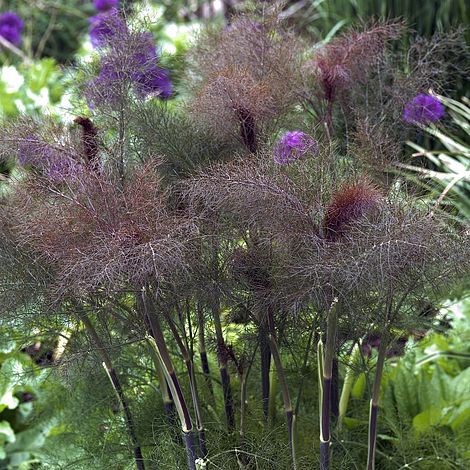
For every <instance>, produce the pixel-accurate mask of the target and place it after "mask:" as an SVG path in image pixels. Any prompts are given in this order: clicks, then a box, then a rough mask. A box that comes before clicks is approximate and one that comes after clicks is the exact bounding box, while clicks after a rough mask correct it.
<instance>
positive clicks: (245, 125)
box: [237, 108, 258, 153]
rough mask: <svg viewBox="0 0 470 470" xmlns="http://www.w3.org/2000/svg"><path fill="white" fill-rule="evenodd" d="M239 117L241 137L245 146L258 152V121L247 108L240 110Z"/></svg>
mask: <svg viewBox="0 0 470 470" xmlns="http://www.w3.org/2000/svg"><path fill="white" fill-rule="evenodd" d="M237 114H238V119H239V120H240V137H241V139H242V141H243V143H244V144H245V147H246V148H247V149H248V150H249V151H250V152H251V153H256V152H257V150H258V142H257V138H256V122H255V119H254V117H253V116H252V115H251V113H250V111H248V110H247V109H243V108H241V109H239V110H238V113H237Z"/></svg>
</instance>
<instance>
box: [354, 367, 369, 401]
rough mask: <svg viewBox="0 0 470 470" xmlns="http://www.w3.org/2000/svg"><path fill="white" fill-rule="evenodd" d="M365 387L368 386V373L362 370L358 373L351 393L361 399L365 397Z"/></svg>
mask: <svg viewBox="0 0 470 470" xmlns="http://www.w3.org/2000/svg"><path fill="white" fill-rule="evenodd" d="M365 388H366V374H364V372H361V373H360V374H359V375H358V377H357V379H356V381H355V382H354V385H353V388H352V390H351V395H352V396H353V398H355V399H356V400H359V399H361V398H362V397H363V395H364V390H365Z"/></svg>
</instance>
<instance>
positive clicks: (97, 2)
mask: <svg viewBox="0 0 470 470" xmlns="http://www.w3.org/2000/svg"><path fill="white" fill-rule="evenodd" d="M93 5H94V7H95V8H96V9H97V10H98V11H107V10H111V8H116V7H117V6H118V5H119V0H93Z"/></svg>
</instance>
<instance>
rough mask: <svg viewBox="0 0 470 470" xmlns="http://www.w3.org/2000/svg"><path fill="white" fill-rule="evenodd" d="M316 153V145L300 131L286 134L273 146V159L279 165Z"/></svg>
mask: <svg viewBox="0 0 470 470" xmlns="http://www.w3.org/2000/svg"><path fill="white" fill-rule="evenodd" d="M317 153H318V144H317V143H316V142H315V140H314V139H312V137H310V136H309V135H308V134H305V133H304V132H302V131H289V132H286V133H285V134H284V135H283V136H282V137H281V138H280V139H279V140H278V141H277V142H276V144H275V145H274V149H273V159H274V161H275V162H276V163H278V164H279V165H287V164H289V163H292V162H294V161H296V160H303V159H304V158H306V157H307V156H308V155H315V154H317Z"/></svg>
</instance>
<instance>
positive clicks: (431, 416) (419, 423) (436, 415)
mask: <svg viewBox="0 0 470 470" xmlns="http://www.w3.org/2000/svg"><path fill="white" fill-rule="evenodd" d="M441 412H442V411H441V408H438V407H431V408H428V409H426V410H424V411H423V412H422V413H419V414H418V415H416V416H415V417H414V418H413V428H414V429H415V430H416V431H417V432H418V433H425V432H427V431H429V430H430V429H431V428H432V427H433V426H437V425H438V424H439V423H440V421H441Z"/></svg>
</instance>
